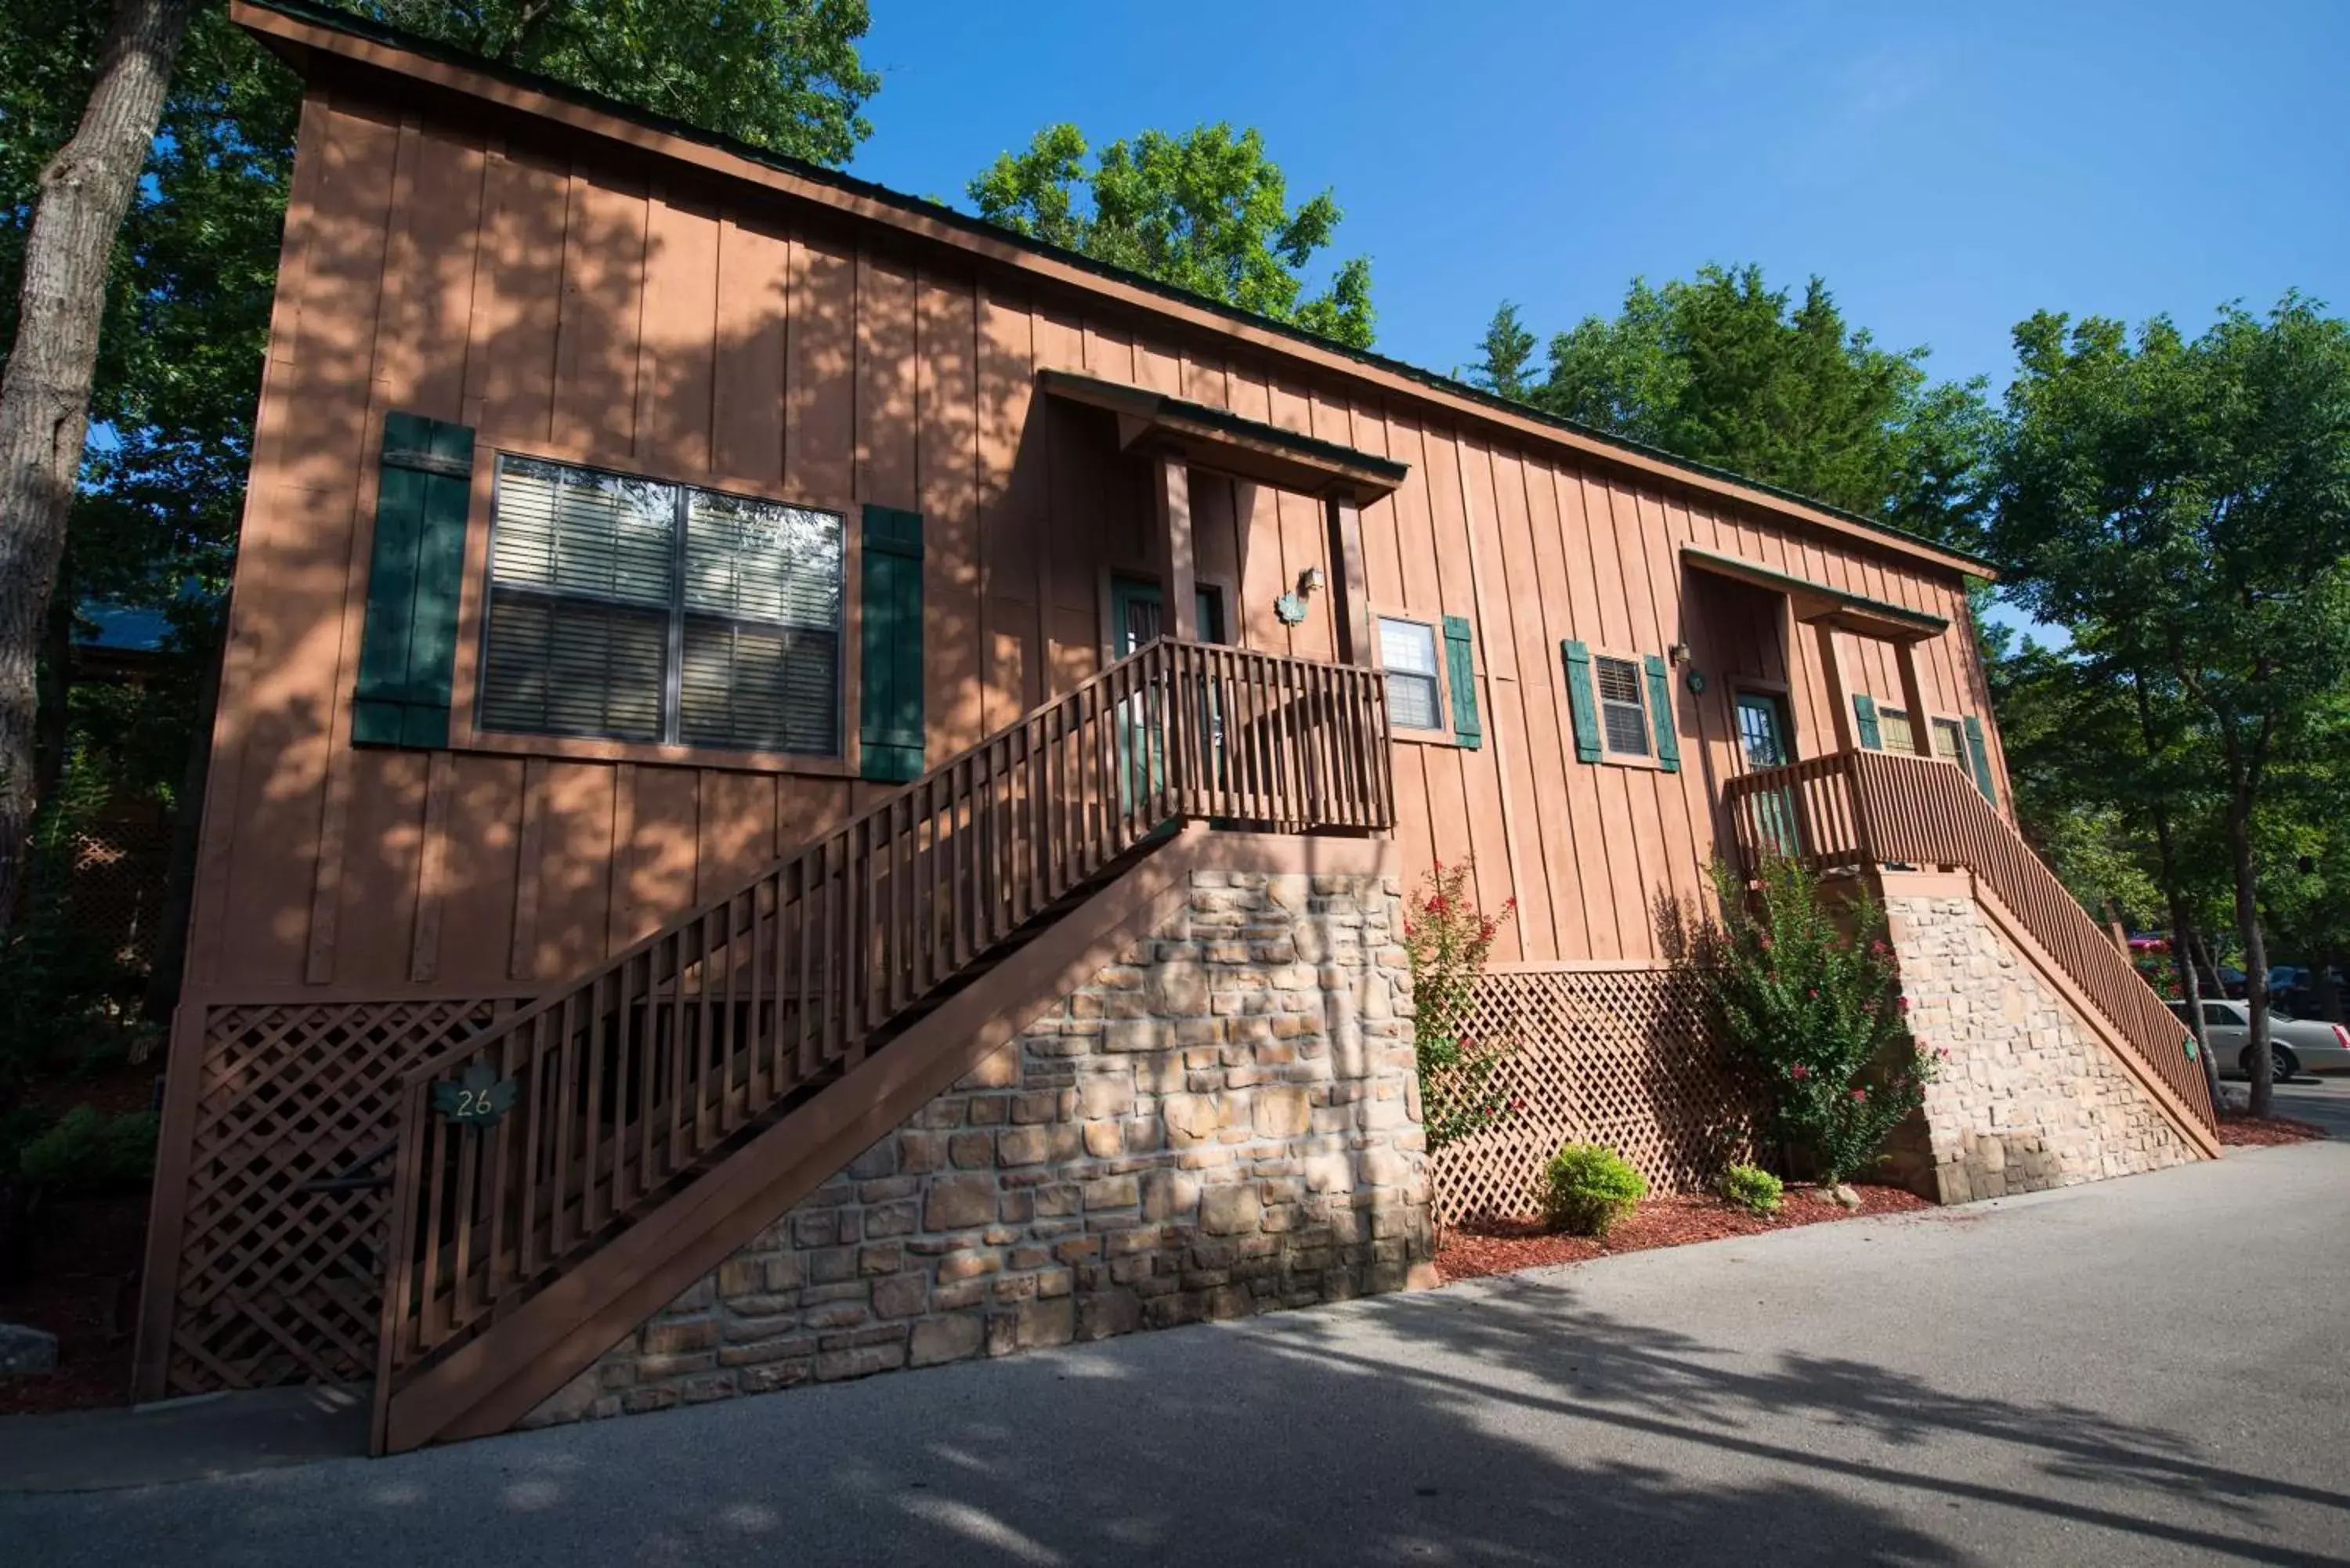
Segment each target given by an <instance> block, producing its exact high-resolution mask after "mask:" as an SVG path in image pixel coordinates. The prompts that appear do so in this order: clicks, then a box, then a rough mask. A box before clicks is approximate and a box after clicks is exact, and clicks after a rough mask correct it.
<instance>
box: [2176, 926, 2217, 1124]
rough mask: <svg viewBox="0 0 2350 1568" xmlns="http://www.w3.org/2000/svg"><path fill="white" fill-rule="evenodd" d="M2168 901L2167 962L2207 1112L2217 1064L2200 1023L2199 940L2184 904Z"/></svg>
mask: <svg viewBox="0 0 2350 1568" xmlns="http://www.w3.org/2000/svg"><path fill="white" fill-rule="evenodd" d="M2169 898H2170V961H2171V963H2172V965H2173V966H2174V967H2176V968H2177V969H2178V994H2179V995H2180V996H2181V997H2182V998H2184V999H2185V1001H2186V1002H2187V1032H2188V1033H2189V1034H2191V1035H2193V1036H2194V1037H2195V1059H2196V1060H2197V1061H2198V1062H2200V1063H2202V1064H2203V1086H2204V1087H2205V1088H2207V1089H2209V1090H2210V1092H2211V1108H2212V1110H2214V1111H2215V1112H2216V1111H2217V1110H2218V1109H2219V1108H2220V1064H2218V1063H2217V1062H2214V1061H2213V1060H2211V1035H2210V1030H2209V1029H2208V1028H2207V1027H2206V1026H2205V1024H2204V1023H2203V977H2202V976H2201V975H2200V974H2199V973H2197V972H2196V964H2195V956H2194V955H2195V948H2196V945H2197V944H2198V943H2199V941H2200V940H2201V939H2200V938H2199V936H2197V935H2196V931H2195V917H2194V916H2192V915H2190V914H2189V913H2188V912H2187V900H2186V899H2184V898H2180V897H2179V896H2178V894H2176V893H2172V894H2170V895H2169Z"/></svg>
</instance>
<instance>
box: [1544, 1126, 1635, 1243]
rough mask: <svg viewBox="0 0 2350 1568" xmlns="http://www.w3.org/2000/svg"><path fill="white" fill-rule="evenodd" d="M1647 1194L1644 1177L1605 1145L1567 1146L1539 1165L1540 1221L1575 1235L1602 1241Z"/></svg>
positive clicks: (1627, 1161)
mask: <svg viewBox="0 0 2350 1568" xmlns="http://www.w3.org/2000/svg"><path fill="white" fill-rule="evenodd" d="M1647 1196H1648V1178H1647V1177H1645V1176H1642V1175H1641V1174H1640V1173H1639V1172H1638V1171H1637V1170H1635V1169H1633V1168H1632V1163H1631V1161H1629V1160H1627V1159H1626V1158H1624V1157H1623V1156H1622V1155H1620V1154H1617V1152H1616V1151H1615V1150H1614V1149H1612V1148H1609V1147H1607V1145H1606V1144H1598V1143H1571V1144H1568V1145H1566V1146H1565V1147H1563V1148H1561V1149H1560V1150H1559V1151H1558V1152H1557V1153H1556V1154H1555V1155H1553V1156H1551V1158H1550V1163H1549V1164H1548V1165H1545V1166H1544V1167H1543V1184H1542V1209H1543V1218H1544V1219H1545V1220H1549V1221H1550V1222H1551V1223H1552V1224H1553V1225H1555V1226H1556V1227H1558V1228H1559V1229H1560V1230H1562V1231H1572V1232H1574V1233H1575V1235H1577V1236H1594V1237H1599V1238H1603V1239H1604V1238H1605V1237H1606V1236H1607V1232H1608V1231H1612V1230H1614V1229H1615V1228H1616V1221H1617V1220H1621V1219H1622V1218H1624V1216H1625V1215H1627V1214H1629V1213H1630V1212H1632V1210H1634V1209H1635V1208H1637V1207H1638V1206H1639V1202H1640V1199H1643V1198H1646V1197H1647Z"/></svg>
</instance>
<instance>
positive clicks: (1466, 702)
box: [1444, 615, 1485, 752]
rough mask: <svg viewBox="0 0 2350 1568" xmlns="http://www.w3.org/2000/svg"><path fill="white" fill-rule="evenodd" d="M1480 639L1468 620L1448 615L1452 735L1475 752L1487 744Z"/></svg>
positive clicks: (1446, 657)
mask: <svg viewBox="0 0 2350 1568" xmlns="http://www.w3.org/2000/svg"><path fill="white" fill-rule="evenodd" d="M1476 648H1477V639H1476V633H1475V632H1473V631H1472V630H1471V628H1470V626H1469V623H1468V621H1467V620H1465V619H1464V618H1461V617H1460V616H1457V615H1449V616H1446V617H1445V618H1444V669H1445V673H1446V677H1447V680H1446V684H1447V685H1448V686H1450V687H1451V691H1452V738H1453V739H1454V740H1456V741H1458V742H1461V744H1462V745H1463V746H1466V747H1468V748H1469V750H1471V751H1472V752H1473V751H1475V750H1477V749H1478V748H1479V747H1481V746H1482V745H1483V744H1484V743H1485V724H1484V721H1483V719H1482V717H1481V716H1480V715H1479V713H1478V711H1477V653H1476Z"/></svg>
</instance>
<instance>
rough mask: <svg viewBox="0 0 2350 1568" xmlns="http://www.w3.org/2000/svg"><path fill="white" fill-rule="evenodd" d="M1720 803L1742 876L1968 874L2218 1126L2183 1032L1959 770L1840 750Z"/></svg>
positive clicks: (1756, 779)
mask: <svg viewBox="0 0 2350 1568" xmlns="http://www.w3.org/2000/svg"><path fill="white" fill-rule="evenodd" d="M1721 793H1722V804H1723V805H1724V806H1725V807H1727V808H1728V809H1729V811H1730V814H1731V821H1732V823H1733V825H1734V832H1735V838H1736V843H1737V848H1738V855H1739V858H1740V861H1741V863H1742V865H1743V866H1744V867H1746V868H1747V869H1748V871H1749V872H1752V871H1753V870H1755V869H1756V868H1758V867H1759V866H1760V864H1761V861H1762V859H1763V857H1764V856H1765V855H1766V854H1771V853H1778V854H1795V855H1799V856H1800V857H1801V858H1802V859H1803V860H1804V861H1805V862H1806V863H1807V864H1809V865H1810V866H1812V867H1814V868H1815V869H1819V870H1835V869H1843V868H1851V867H1873V866H1884V865H1906V866H1954V867H1964V868H1965V869H1966V870H1969V871H1971V872H1972V873H1974V875H1975V876H1976V877H1978V878H1980V879H1981V883H1982V884H1983V885H1984V886H1986V887H1988V888H1990V889H1991V892H1992V893H1993V894H1995V895H1997V897H1998V898H1999V900H2000V902H2002V904H2004V905H2006V906H2007V908H2008V909H2009V910H2010V911H2012V913H2013V915H2014V916H2015V918H2016V919H2018V920H2019V921H2020V922H2022V926H2023V929H2025V930H2026V931H2028V932H2030V933H2031V935H2032V939H2033V940H2034V941H2036V942H2038V943H2039V944H2040V946H2041V948H2042V949H2043V950H2044V951H2046V953H2047V954H2048V956H2049V957H2050V958H2051V959H2053V960H2054V961H2055V962H2056V963H2057V964H2058V965H2060V966H2062V968H2063V969H2064V972H2065V974H2066V975H2067V976H2069V977H2070V978H2071V980H2072V981H2073V983H2074V985H2075V986H2076V987H2078V988H2079V990H2080V992H2081V994H2082V995H2083V996H2085V997H2086V998H2087V999H2088V1001H2089V1002H2090V1003H2091V1004H2092V1005H2093V1006H2095V1008H2096V1009H2097V1010H2098V1011H2099V1012H2102V1013H2104V1014H2105V1020H2106V1023H2108V1024H2109V1025H2110V1026H2111V1027H2112V1029H2113V1030H2114V1032H2115V1033H2117V1034H2119V1035H2120V1037H2121V1038H2122V1039H2123V1040H2124V1041H2126V1043H2127V1044H2128V1045H2129V1047H2130V1049H2131V1050H2132V1051H2133V1052H2134V1053H2136V1054H2137V1057H2138V1059H2139V1060H2140V1062H2141V1063H2143V1064H2144V1065H2145V1066H2146V1067H2147V1068H2148V1069H2149V1070H2151V1071H2152V1072H2153V1074H2154V1075H2156V1076H2157V1077H2158V1078H2159V1079H2160V1080H2161V1082H2162V1083H2163V1084H2164V1085H2166V1086H2167V1087H2168V1089H2169V1090H2170V1091H2171V1093H2172V1094H2174V1095H2175V1096H2178V1102H2179V1103H2180V1104H2181V1105H2183V1106H2186V1107H2187V1108H2188V1109H2189V1111H2190V1112H2191V1113H2192V1114H2193V1115H2195V1116H2199V1117H2201V1118H2202V1120H2203V1125H2204V1128H2205V1129H2206V1130H2207V1131H2210V1130H2212V1129H2215V1128H2216V1127H2218V1118H2217V1117H2216V1116H2215V1115H2214V1114H2213V1111H2212V1107H2211V1094H2210V1085H2207V1084H2206V1083H2205V1082H2204V1078H2203V1074H2202V1071H2201V1070H2200V1069H2199V1067H2198V1066H2197V1065H2196V1064H2195V1063H2194V1061H2193V1060H2192V1059H2191V1058H2190V1057H2189V1055H2188V1054H2187V1048H2186V1042H2187V1037H2188V1036H2187V1028H2186V1026H2185V1025H2184V1024H2182V1023H2179V1022H2178V1019H2177V1018H2176V1017H2174V1016H2173V1015H2172V1013H2171V1012H2170V1009H2169V1008H2168V1006H2167V1005H2165V1004H2164V1002H2163V1001H2162V999H2161V998H2160V997H2159V996H2157V995H2156V994H2155V993H2154V991H2153V989H2152V988H2151V987H2150V986H2148V985H2147V983H2146V981H2145V980H2144V978H2143V977H2141V976H2140V975H2139V974H2138V972H2137V969H2136V968H2135V967H2134V966H2132V964H2131V963H2130V961H2128V960H2127V959H2126V958H2124V957H2123V956H2122V955H2121V953H2120V952H2119V951H2117V950H2116V949H2115V947H2114V944H2113V941H2112V940H2111V939H2110V938H2109V937H2108V936H2107V935H2106V932H2105V930H2104V929H2102V928H2101V927H2100V926H2099V925H2098V924H2097V922H2096V921H2095V919H2091V918H2090V916H2089V913H2088V911H2087V910H2085V909H2082V908H2081V906H2080V904H2079V903H2078V902H2077V901H2075V900H2074V898H2073V895H2072V894H2070V893H2068V892H2066V891H2065V890H2064V883H2062V882H2060V881H2058V880H2057V878H2056V874H2055V873H2054V872H2053V871H2051V870H2049V869H2048V867H2047V865H2046V863H2045V862H2043V860H2042V859H2041V858H2040V857H2039V856H2037V855H2035V854H2033V850H2032V846H2030V845H2029V844H2027V843H2025V842H2024V839H2023V836H2022V834H2020V833H2018V832H2017V831H2016V830H2015V828H2014V826H2013V825H2012V824H2011V823H2010V822H2008V820H2007V819H2006V818H2005V817H2003V816H2002V815H2000V814H1999V813H1998V812H1996V811H1994V810H1993V809H1992V808H1991V804H1990V803H1989V802H1988V801H1986V800H1984V799H1983V797H1982V794H1981V792H1980V791H1979V790H1977V789H1976V787H1975V785H1974V782H1973V781H1972V780H1971V779H1970V778H1969V777H1968V776H1967V774H1965V772H1963V771H1962V770H1961V769H1960V768H1959V767H1958V766H1956V765H1955V764H1953V763H1949V762H1945V761H1943V760H1942V759H1940V758H1939V757H1921V756H1917V755H1914V754H1908V753H1899V752H1871V751H1861V752H1838V753H1833V754H1832V755H1829V756H1825V757H1813V758H1810V759H1808V760H1806V761H1804V762H1800V763H1794V764H1793V765H1791V766H1788V767H1781V768H1771V769H1768V770H1766V771H1764V772H1762V773H1754V774H1746V775H1744V776H1743V777H1741V778H1736V779H1733V780H1731V782H1730V784H1728V785H1727V786H1726V787H1725V788H1724V789H1723V790H1722V792H1721Z"/></svg>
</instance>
